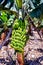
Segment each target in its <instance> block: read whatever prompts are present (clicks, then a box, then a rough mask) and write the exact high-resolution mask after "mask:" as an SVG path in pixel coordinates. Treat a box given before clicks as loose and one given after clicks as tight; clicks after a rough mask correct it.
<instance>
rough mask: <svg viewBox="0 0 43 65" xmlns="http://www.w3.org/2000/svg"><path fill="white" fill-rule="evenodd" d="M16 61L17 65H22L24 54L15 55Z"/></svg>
mask: <svg viewBox="0 0 43 65" xmlns="http://www.w3.org/2000/svg"><path fill="white" fill-rule="evenodd" d="M17 60H18V63H19V65H24V54H23V53H17Z"/></svg>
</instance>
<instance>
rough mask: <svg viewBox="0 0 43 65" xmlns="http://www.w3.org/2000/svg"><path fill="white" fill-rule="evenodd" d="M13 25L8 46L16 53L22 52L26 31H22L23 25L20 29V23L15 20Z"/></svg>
mask: <svg viewBox="0 0 43 65" xmlns="http://www.w3.org/2000/svg"><path fill="white" fill-rule="evenodd" d="M14 23H15V24H14V25H13V30H12V36H11V43H10V45H11V47H12V48H14V49H15V50H16V51H17V52H23V51H24V50H23V49H24V46H25V43H26V35H25V34H26V29H25V28H24V29H22V26H23V25H22V26H21V27H20V23H19V22H18V21H17V20H15V22H14Z"/></svg>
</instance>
